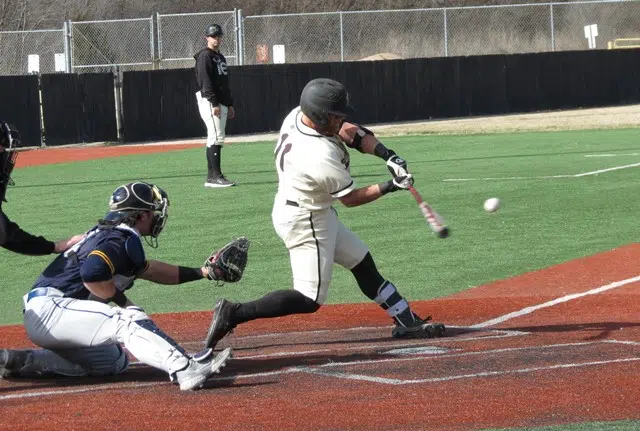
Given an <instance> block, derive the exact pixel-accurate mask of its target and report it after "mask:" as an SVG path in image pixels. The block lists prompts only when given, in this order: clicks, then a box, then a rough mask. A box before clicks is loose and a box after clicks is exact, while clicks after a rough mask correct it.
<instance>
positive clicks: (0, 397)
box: [0, 334, 640, 401]
mask: <svg viewBox="0 0 640 431" xmlns="http://www.w3.org/2000/svg"><path fill="white" fill-rule="evenodd" d="M514 335H515V334H514ZM512 336H513V335H512ZM485 338H486V337H485ZM601 343H604V341H602V340H599V341H585V342H576V343H561V344H550V345H546V346H525V347H508V348H502V349H493V350H481V351H475V352H460V353H451V354H445V355H433V356H428V357H425V356H423V355H418V356H414V357H407V356H402V357H391V358H383V359H371V360H362V361H351V362H349V361H344V362H328V363H326V364H321V365H317V366H314V367H308V366H305V367H289V368H285V369H281V370H275V371H266V372H261V373H249V374H238V375H232V376H220V377H214V378H211V379H209V381H211V382H216V381H218V382H222V381H235V380H242V379H255V378H262V377H272V376H279V375H285V374H293V373H300V372H304V373H310V372H311V371H313V370H316V369H324V368H333V367H346V366H350V365H372V364H379V363H385V362H407V361H424V360H434V359H441V358H453V357H463V356H478V355H487V354H499V353H505V352H515V351H523V350H542V349H552V348H560V347H574V346H586V345H594V344H601ZM265 356H268V355H265ZM254 358H255V357H252V356H245V357H239V358H237V360H242V359H254ZM639 359H640V358H639ZM327 373H329V372H327ZM316 374H320V373H316ZM478 377H482V376H478ZM166 384H167V383H166V382H145V383H136V382H131V383H113V384H104V385H93V386H88V387H80V388H70V389H59V390H49V391H48V390H44V391H31V392H23V393H20V394H11V395H0V401H2V400H9V399H20V398H36V397H45V396H51V395H65V394H77V393H85V392H93V391H104V390H117V389H137V388H144V387H150V386H163V385H166Z"/></svg>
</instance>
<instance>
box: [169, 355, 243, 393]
mask: <svg viewBox="0 0 640 431" xmlns="http://www.w3.org/2000/svg"><path fill="white" fill-rule="evenodd" d="M231 357H232V352H231V348H230V347H229V348H226V349H224V350H223V351H222V352H220V353H218V355H217V356H216V357H212V355H211V354H209V355H208V356H206V357H205V358H199V359H198V360H196V359H193V358H192V359H190V360H189V365H188V366H187V368H185V369H184V370H181V371H178V372H176V380H177V381H178V384H180V390H181V391H197V390H198V389H200V388H202V385H203V384H204V382H205V381H207V379H208V378H209V377H211V376H212V375H213V374H216V373H219V372H220V369H221V368H222V367H224V366H225V365H226V363H227V360H228V359H230V358H231Z"/></svg>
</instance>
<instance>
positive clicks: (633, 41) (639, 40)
mask: <svg viewBox="0 0 640 431" xmlns="http://www.w3.org/2000/svg"><path fill="white" fill-rule="evenodd" d="M607 48H608V49H626V48H640V37H636V38H628V39H615V40H614V41H609V42H607Z"/></svg>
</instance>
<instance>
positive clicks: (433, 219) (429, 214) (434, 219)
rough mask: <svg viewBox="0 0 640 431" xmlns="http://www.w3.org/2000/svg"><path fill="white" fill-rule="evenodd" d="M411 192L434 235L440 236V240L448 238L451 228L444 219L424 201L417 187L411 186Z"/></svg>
mask: <svg viewBox="0 0 640 431" xmlns="http://www.w3.org/2000/svg"><path fill="white" fill-rule="evenodd" d="M409 191H410V192H411V194H412V195H413V197H414V198H415V200H416V202H417V203H418V206H419V207H420V211H422V215H423V216H424V219H425V220H426V221H427V224H428V225H429V227H430V228H431V230H432V231H433V233H435V234H436V235H438V237H439V238H446V237H448V236H449V228H448V227H447V225H446V224H445V223H444V220H443V219H442V217H441V216H440V214H438V213H437V212H436V210H434V209H433V208H431V205H429V204H428V203H426V202H425V201H424V199H422V196H420V193H418V191H417V190H416V189H415V187H413V186H409Z"/></svg>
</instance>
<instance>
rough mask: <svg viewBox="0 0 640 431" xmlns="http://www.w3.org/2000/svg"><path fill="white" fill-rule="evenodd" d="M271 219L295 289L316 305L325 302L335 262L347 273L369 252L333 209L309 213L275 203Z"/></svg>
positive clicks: (282, 203) (301, 209)
mask: <svg viewBox="0 0 640 431" xmlns="http://www.w3.org/2000/svg"><path fill="white" fill-rule="evenodd" d="M271 216H272V220H273V227H274V228H275V230H276V233H277V234H278V236H279V237H280V238H281V239H282V240H283V241H284V244H285V245H286V247H287V249H288V250H289V258H290V261H291V271H292V273H293V287H294V289H295V290H297V291H298V292H300V293H302V294H303V295H304V296H306V297H308V298H311V299H313V300H314V301H316V302H317V303H318V304H324V303H325V302H326V300H327V292H328V289H329V284H330V282H331V277H332V275H333V264H334V262H335V263H337V264H339V265H342V266H343V267H345V268H347V269H349V270H350V269H353V267H355V266H356V265H357V264H359V263H360V262H362V259H364V257H365V256H366V255H367V253H368V252H369V248H368V247H367V245H366V244H365V243H364V242H363V241H362V240H361V239H360V238H359V237H358V236H357V235H356V234H355V233H353V232H352V231H351V230H350V229H349V228H347V227H346V226H345V225H343V224H342V222H341V221H340V220H339V219H338V214H337V212H336V210H335V209H333V208H329V209H326V210H322V211H308V210H306V209H303V208H299V207H295V206H290V205H286V204H284V202H278V200H276V203H275V205H274V207H273V211H272V214H271Z"/></svg>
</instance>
